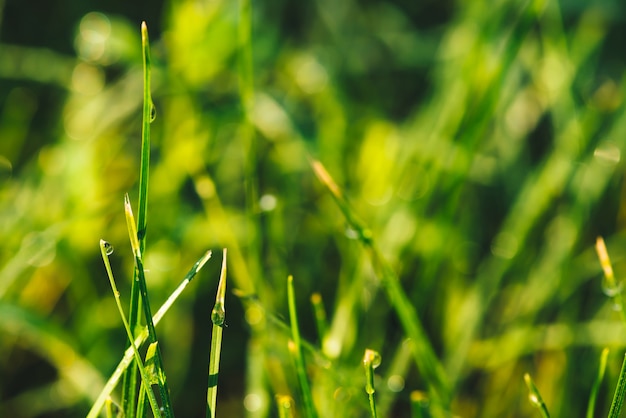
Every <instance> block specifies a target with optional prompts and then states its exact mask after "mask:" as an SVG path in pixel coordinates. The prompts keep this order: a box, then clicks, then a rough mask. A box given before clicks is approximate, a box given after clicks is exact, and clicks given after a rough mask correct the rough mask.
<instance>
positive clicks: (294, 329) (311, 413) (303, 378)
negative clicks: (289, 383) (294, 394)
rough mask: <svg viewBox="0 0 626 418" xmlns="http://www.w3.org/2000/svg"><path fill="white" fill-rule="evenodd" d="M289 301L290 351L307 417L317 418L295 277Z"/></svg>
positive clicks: (290, 283)
mask: <svg viewBox="0 0 626 418" xmlns="http://www.w3.org/2000/svg"><path fill="white" fill-rule="evenodd" d="M287 299H288V302H289V322H290V323H291V338H292V339H293V341H290V342H289V351H290V352H291V353H292V355H293V357H294V360H295V363H296V373H297V374H298V382H299V383H300V389H301V391H302V402H303V403H304V410H305V415H306V416H307V417H308V418H316V417H317V412H316V411H315V406H314V405H313V395H312V393H311V388H310V386H309V380H308V378H307V374H306V368H305V365H304V356H303V355H302V342H301V340H300V330H299V327H298V314H297V311H296V295H295V292H294V290H293V276H289V277H288V278H287Z"/></svg>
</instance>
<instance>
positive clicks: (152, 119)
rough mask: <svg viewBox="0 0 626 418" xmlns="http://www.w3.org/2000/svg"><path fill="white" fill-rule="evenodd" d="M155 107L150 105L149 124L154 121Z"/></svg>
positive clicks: (152, 104)
mask: <svg viewBox="0 0 626 418" xmlns="http://www.w3.org/2000/svg"><path fill="white" fill-rule="evenodd" d="M156 114H157V111H156V107H155V106H154V103H152V102H151V103H150V123H152V122H154V120H155V119H156Z"/></svg>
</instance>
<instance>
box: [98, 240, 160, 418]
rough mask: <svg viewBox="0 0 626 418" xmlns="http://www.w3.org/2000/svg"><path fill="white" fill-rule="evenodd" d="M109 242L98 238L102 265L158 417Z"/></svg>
mask: <svg viewBox="0 0 626 418" xmlns="http://www.w3.org/2000/svg"><path fill="white" fill-rule="evenodd" d="M110 248H111V246H110V244H109V243H108V242H106V241H104V240H100V252H101V253H102V260H103V261H104V266H105V268H106V271H107V276H109V282H110V283H111V289H112V290H113V295H114V296H115V304H116V305H117V310H118V311H119V313H120V316H121V317H122V322H123V323H124V329H125V330H126V335H127V336H128V341H129V342H130V345H131V348H132V350H133V354H134V356H135V361H136V362H137V365H138V366H139V374H140V375H141V380H142V382H143V384H144V389H145V391H146V394H147V395H148V401H149V402H150V407H151V408H152V413H153V414H154V416H155V417H160V416H161V413H160V411H159V404H158V403H157V400H156V396H155V395H154V392H153V391H152V386H151V385H150V383H149V382H150V380H149V376H148V373H147V370H146V368H145V367H144V365H143V362H142V361H141V356H140V355H139V351H138V350H137V346H136V345H135V344H134V338H133V334H132V332H131V330H130V326H129V325H128V321H127V320H126V314H124V308H122V302H121V301H120V292H119V291H118V290H117V285H116V284H115V279H114V278H113V270H112V269H111V263H110V262H109V254H110V253H111V252H110Z"/></svg>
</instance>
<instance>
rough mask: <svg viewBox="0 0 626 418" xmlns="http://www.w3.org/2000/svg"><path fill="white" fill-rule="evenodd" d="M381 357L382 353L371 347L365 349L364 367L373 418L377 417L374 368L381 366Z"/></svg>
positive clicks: (366, 389)
mask: <svg viewBox="0 0 626 418" xmlns="http://www.w3.org/2000/svg"><path fill="white" fill-rule="evenodd" d="M380 362H381V357H380V354H379V353H378V352H376V351H374V350H370V349H369V348H368V349H366V350H365V355H364V356H363V367H364V368H365V392H366V393H367V396H368V397H369V400H370V412H371V413H372V418H376V417H377V415H376V401H375V399H374V392H376V390H375V389H374V369H375V368H377V367H378V366H380Z"/></svg>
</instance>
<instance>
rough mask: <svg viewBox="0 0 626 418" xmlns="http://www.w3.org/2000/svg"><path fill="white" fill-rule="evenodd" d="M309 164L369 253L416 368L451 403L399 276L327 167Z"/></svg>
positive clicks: (441, 368) (444, 401)
mask: <svg viewBox="0 0 626 418" xmlns="http://www.w3.org/2000/svg"><path fill="white" fill-rule="evenodd" d="M310 163H311V167H312V168H313V171H314V173H315V175H316V176H317V178H318V179H319V180H320V181H321V182H322V183H323V184H324V185H325V186H326V188H327V189H328V190H329V191H330V193H331V195H332V197H333V198H334V200H335V202H336V203H337V206H338V207H339V209H340V210H341V212H342V213H343V215H344V216H345V218H346V220H347V221H348V223H349V224H350V226H351V228H352V229H354V231H356V233H357V235H358V237H359V240H360V241H361V243H362V244H363V245H364V246H365V248H366V249H367V250H368V252H369V254H370V258H371V260H372V264H373V267H374V269H375V271H376V273H377V274H378V275H379V276H380V277H381V279H382V283H383V285H384V288H385V290H386V292H387V298H388V299H389V301H390V303H391V305H392V306H393V308H394V309H395V311H396V314H397V315H398V318H399V319H400V323H401V324H402V328H403V329H404V332H405V333H406V335H407V337H409V338H410V339H411V340H413V341H414V345H413V347H414V358H415V362H416V364H417V367H418V369H419V370H420V372H422V373H423V374H424V377H425V380H426V382H427V384H428V385H429V386H430V389H431V391H432V392H433V395H434V396H436V397H437V399H439V400H440V402H442V403H443V404H444V405H446V404H448V403H449V401H450V389H449V385H448V382H447V379H446V377H445V374H444V371H443V366H442V365H441V363H440V361H439V359H438V358H437V356H436V355H435V350H434V349H433V347H432V344H431V342H430V340H429V339H428V336H427V335H426V331H425V330H424V326H423V325H422V321H421V319H420V318H419V316H418V314H417V311H416V310H415V307H414V306H413V304H412V303H411V301H410V300H409V298H408V297H407V295H406V293H405V292H404V290H403V289H402V286H401V285H400V281H399V280H398V277H397V276H396V274H395V272H394V271H393V269H392V268H391V266H390V265H389V264H388V263H387V261H386V260H385V258H384V257H383V256H382V254H381V252H380V250H379V249H378V247H377V246H376V244H375V242H374V238H373V236H372V232H371V231H370V230H369V229H368V228H367V227H366V226H365V225H364V224H363V223H362V222H361V220H360V219H358V217H357V216H356V214H355V213H354V211H353V210H352V208H351V207H350V205H349V204H348V201H347V200H346V198H345V197H344V196H343V193H342V192H341V190H340V189H339V186H337V184H336V183H335V181H334V180H333V178H332V177H331V176H330V174H329V173H328V171H326V168H325V167H324V166H323V165H322V163H321V162H319V161H317V160H313V159H311V160H310Z"/></svg>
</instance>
